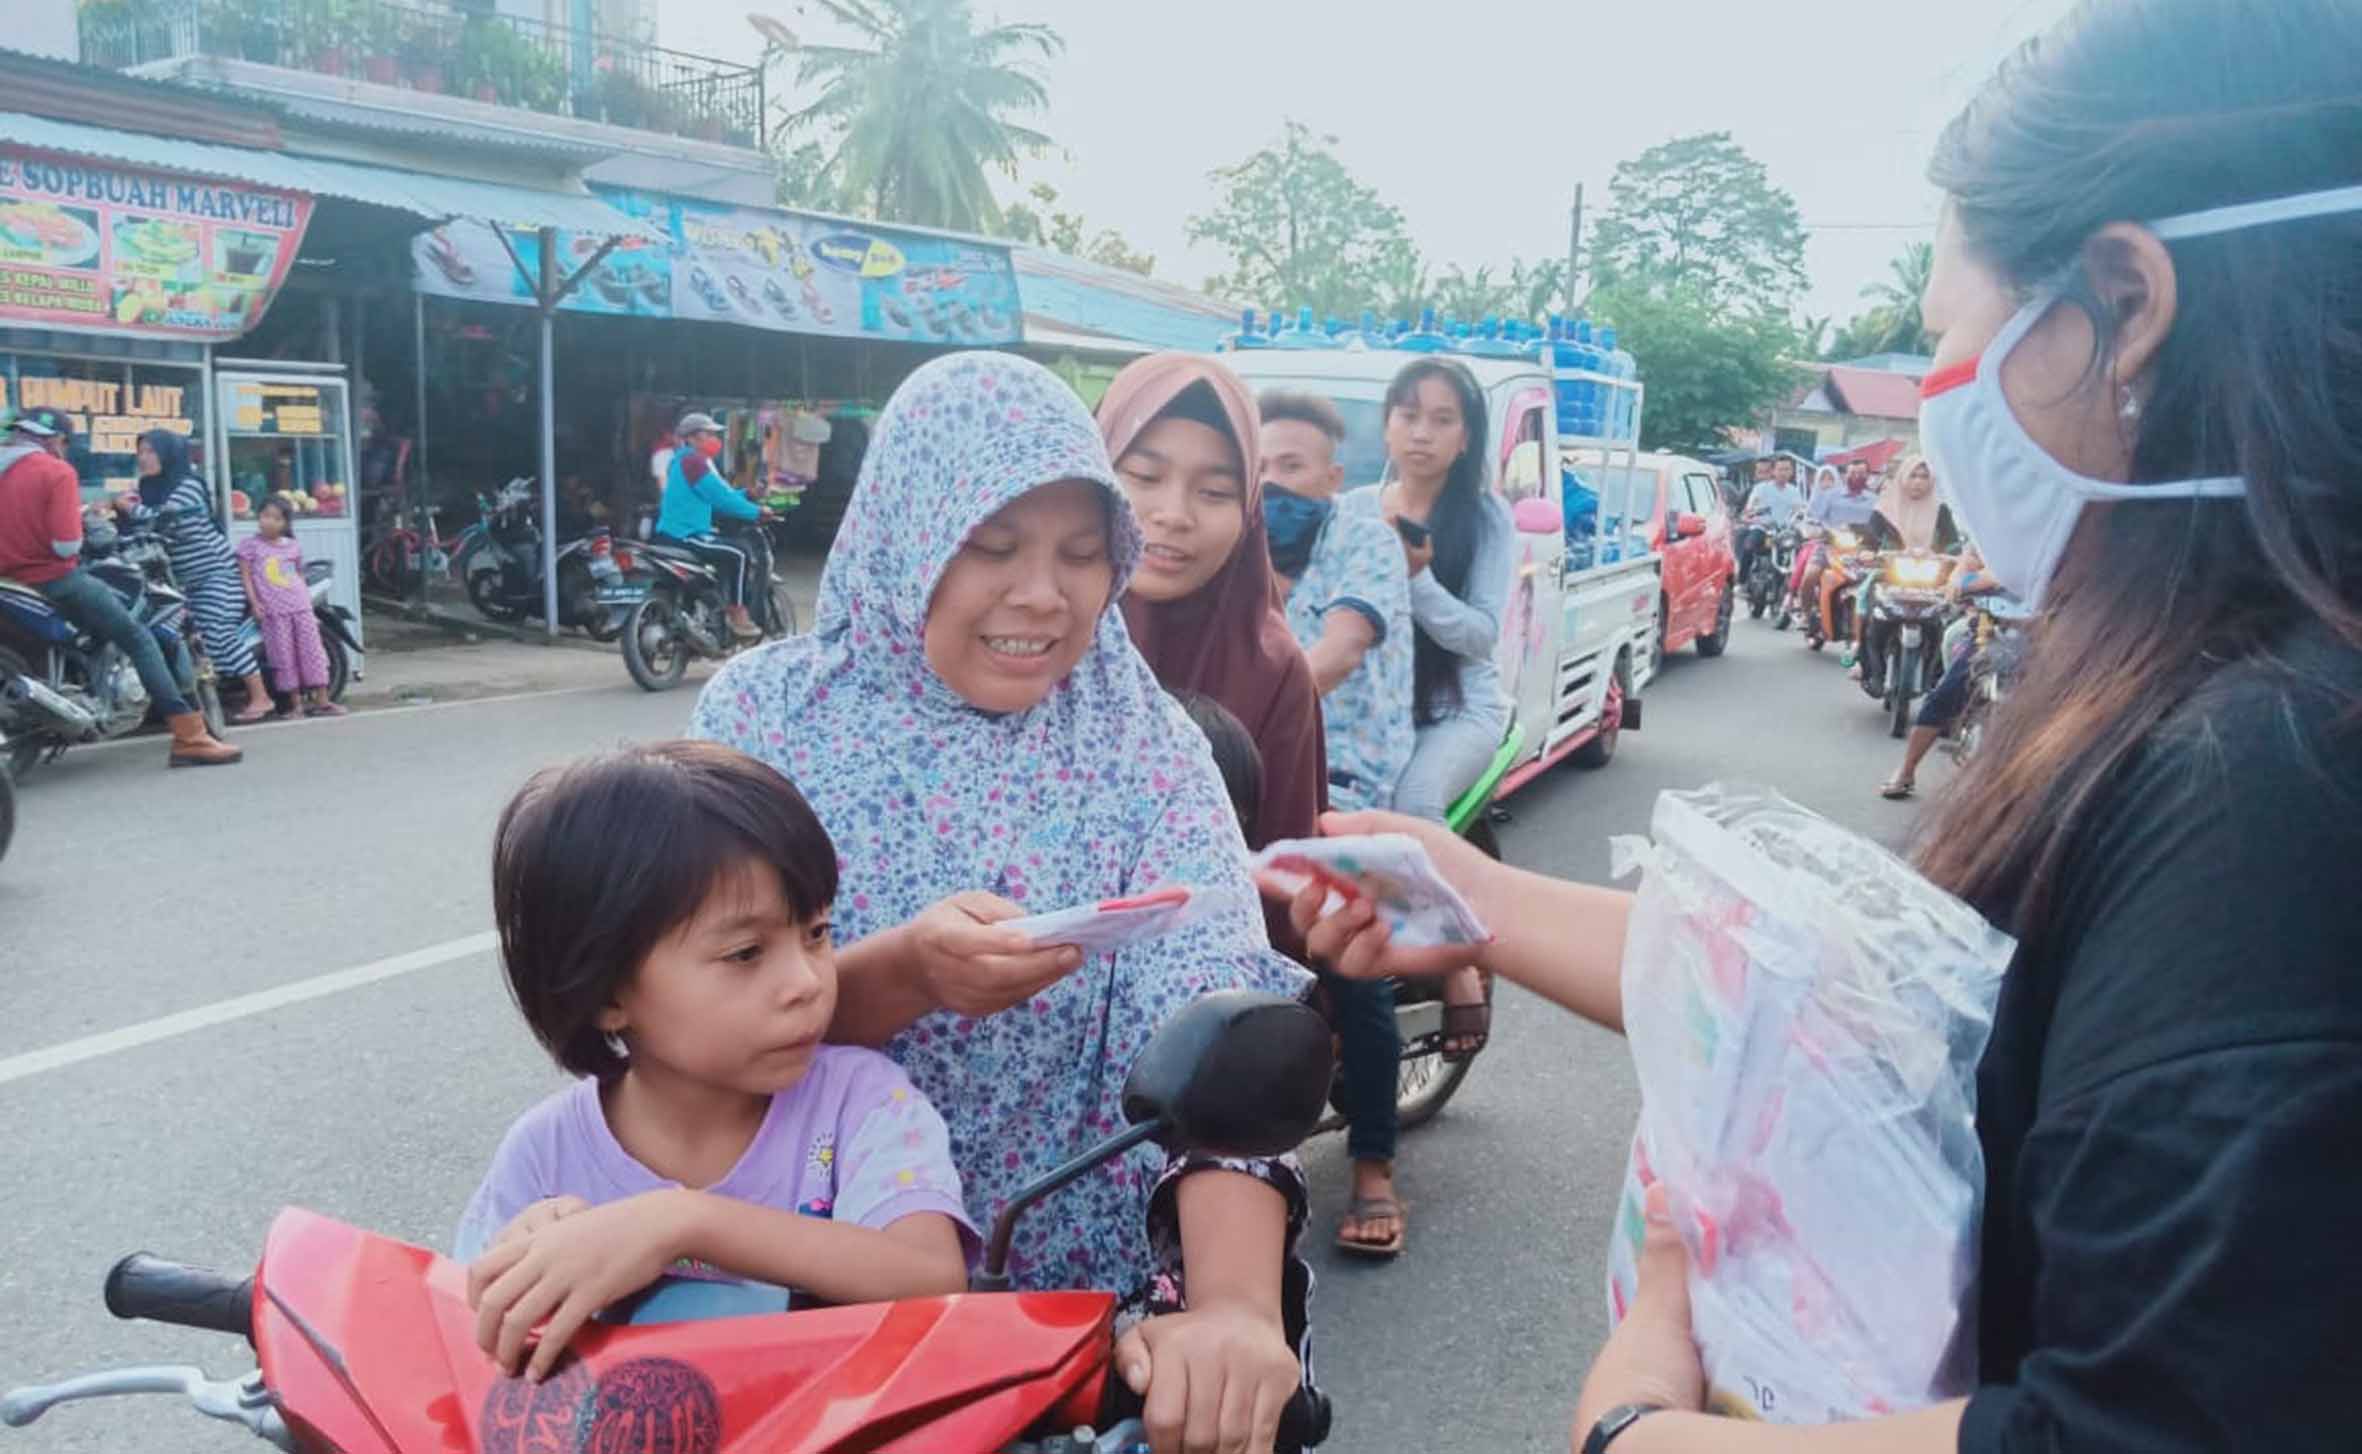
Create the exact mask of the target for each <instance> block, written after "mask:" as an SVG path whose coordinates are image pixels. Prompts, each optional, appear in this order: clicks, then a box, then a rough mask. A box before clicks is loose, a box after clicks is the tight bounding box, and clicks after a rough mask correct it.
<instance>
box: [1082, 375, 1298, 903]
mask: <svg viewBox="0 0 2362 1454" xmlns="http://www.w3.org/2000/svg"><path fill="white" fill-rule="evenodd" d="M1262 429H1263V426H1262V422H1261V420H1260V419H1259V418H1258V417H1257V416H1256V413H1255V397H1254V395H1253V394H1251V393H1249V392H1248V391H1247V387H1246V385H1245V384H1243V383H1240V382H1239V379H1238V376H1237V375H1235V374H1233V373H1231V372H1230V370H1228V369H1226V368H1224V367H1223V366H1222V365H1220V364H1218V363H1216V362H1214V361H1213V360H1212V359H1208V358H1199V357H1196V356H1194V355H1191V354H1182V353H1160V354H1154V355H1151V356H1150V357H1148V358H1143V359H1139V360H1136V361H1134V362H1133V363H1132V364H1131V365H1129V366H1128V367H1126V368H1125V369H1124V371H1123V372H1122V373H1120V374H1117V375H1116V377H1115V382H1114V383H1112V384H1110V385H1108V389H1107V395H1106V397H1105V398H1103V399H1101V400H1100V401H1099V431H1100V434H1101V435H1102V436H1103V437H1104V438H1105V439H1106V441H1107V456H1108V458H1109V459H1111V460H1113V461H1115V472H1116V478H1117V480H1118V482H1120V483H1121V484H1122V485H1123V488H1124V493H1125V494H1126V495H1127V496H1129V497H1130V499H1131V502H1132V511H1133V513H1134V514H1135V515H1137V516H1138V517H1139V519H1140V528H1141V531H1142V533H1143V535H1144V536H1145V546H1144V551H1143V555H1142V558H1141V563H1140V570H1139V572H1138V573H1137V574H1136V575H1134V576H1133V577H1132V581H1131V585H1130V587H1129V589H1127V590H1126V591H1125V593H1124V598H1123V607H1124V623H1125V625H1126V626H1128V627H1129V628H1130V630H1131V634H1132V641H1133V643H1134V644H1135V645H1137V646H1138V647H1139V648H1140V654H1141V655H1142V656H1144V657H1146V658H1147V660H1148V664H1149V666H1150V667H1151V668H1153V669H1154V670H1155V672H1156V679H1157V680H1158V681H1160V682H1162V683H1163V684H1164V686H1165V689H1166V690H1167V691H1170V692H1175V693H1190V692H1195V693H1199V694H1201V695H1203V696H1207V697H1211V698H1213V699H1214V700H1215V701H1216V702H1219V703H1221V704H1222V706H1223V707H1224V708H1226V709H1227V710H1228V711H1229V712H1230V714H1231V715H1232V716H1234V717H1236V718H1238V720H1239V721H1240V722H1242V723H1244V724H1245V726H1246V729H1247V732H1248V734H1249V735H1250V736H1252V737H1253V738H1254V739H1255V746H1256V748H1257V750H1259V751H1260V752H1261V753H1262V755H1263V788H1262V795H1261V799H1260V801H1259V804H1258V807H1257V811H1256V814H1255V821H1256V841H1254V842H1252V843H1250V844H1249V845H1248V846H1249V847H1253V848H1260V847H1262V846H1263V844H1264V843H1267V842H1270V841H1272V840H1274V839H1279V838H1306V837H1310V836H1311V835H1312V834H1314V833H1315V832H1317V831H1318V829H1317V827H1316V826H1315V825H1316V823H1317V822H1318V819H1319V817H1320V812H1321V809H1322V808H1324V807H1326V806H1327V804H1328V761H1327V757H1326V755H1325V753H1324V752H1323V749H1322V739H1321V721H1320V691H1319V689H1318V688H1317V687H1316V686H1315V685H1314V683H1313V680H1312V668H1311V667H1310V666H1309V665H1308V664H1306V662H1305V660H1304V652H1303V649H1302V648H1301V647H1299V646H1298V645H1297V644H1296V638H1295V635H1294V633H1293V632H1291V631H1289V630H1288V621H1287V615H1286V612H1285V601H1284V598H1283V597H1282V596H1281V595H1280V592H1279V585H1278V582H1277V581H1276V580H1274V579H1273V577H1272V574H1271V551H1270V547H1269V546H1268V545H1267V544H1265V537H1264V525H1263V476H1262V472H1261V470H1260V468H1259V465H1260V463H1261V461H1260V459H1259V445H1260V440H1261V436H1262ZM1275 922H1276V923H1279V924H1283V925H1284V923H1285V922H1286V921H1285V919H1284V918H1280V917H1276V916H1275Z"/></svg>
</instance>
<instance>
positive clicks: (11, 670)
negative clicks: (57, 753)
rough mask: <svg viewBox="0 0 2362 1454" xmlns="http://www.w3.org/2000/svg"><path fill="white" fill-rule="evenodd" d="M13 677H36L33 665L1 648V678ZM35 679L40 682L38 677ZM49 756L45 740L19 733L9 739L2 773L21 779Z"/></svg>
mask: <svg viewBox="0 0 2362 1454" xmlns="http://www.w3.org/2000/svg"><path fill="white" fill-rule="evenodd" d="M11 676H18V677H34V676H35V673H34V671H33V668H32V665H31V663H29V662H27V661H26V660H25V659H24V658H23V657H21V656H19V655H17V654H16V653H15V652H13V651H11V650H9V649H8V648H7V647H5V646H0V677H11ZM35 679H36V680H38V677H35ZM48 755H49V745H48V743H47V742H46V741H45V740H43V739H41V738H37V737H34V736H32V735H31V734H29V733H19V734H18V735H16V736H14V737H11V738H9V739H8V755H7V757H6V758H4V759H0V772H5V773H6V774H7V775H8V776H9V777H12V778H19V779H21V778H23V777H24V775H25V774H26V773H29V772H31V771H32V770H33V769H34V768H36V767H39V766H40V765H41V762H42V760H43V759H44V758H46V757H47V756H48Z"/></svg>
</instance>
